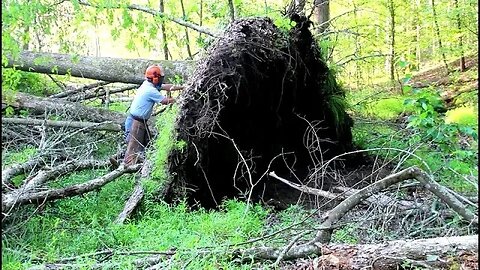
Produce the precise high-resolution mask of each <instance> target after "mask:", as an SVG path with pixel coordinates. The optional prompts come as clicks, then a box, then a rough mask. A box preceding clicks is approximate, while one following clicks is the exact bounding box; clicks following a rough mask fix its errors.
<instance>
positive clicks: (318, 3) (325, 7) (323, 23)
mask: <svg viewBox="0 0 480 270" xmlns="http://www.w3.org/2000/svg"><path fill="white" fill-rule="evenodd" d="M314 4H315V11H314V13H315V19H316V21H317V23H318V26H317V31H316V32H317V34H319V35H322V34H324V33H325V31H326V30H327V29H328V27H329V25H330V23H329V21H330V1H329V0H315V3H314Z"/></svg>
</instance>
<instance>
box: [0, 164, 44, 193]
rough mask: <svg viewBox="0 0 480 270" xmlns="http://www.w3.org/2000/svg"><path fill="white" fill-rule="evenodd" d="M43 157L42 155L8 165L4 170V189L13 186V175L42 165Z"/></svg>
mask: <svg viewBox="0 0 480 270" xmlns="http://www.w3.org/2000/svg"><path fill="white" fill-rule="evenodd" d="M42 162H43V159H42V158H41V157H37V158H32V159H30V160H29V161H27V162H24V163H17V164H13V165H11V166H10V167H7V168H5V169H3V170H2V191H3V190H4V188H6V187H10V186H13V184H12V183H11V180H12V178H13V177H15V176H17V175H20V174H22V173H26V172H27V171H30V170H32V169H33V168H35V167H38V168H40V167H42V166H43V165H42Z"/></svg>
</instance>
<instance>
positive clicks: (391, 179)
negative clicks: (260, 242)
mask: <svg viewBox="0 0 480 270" xmlns="http://www.w3.org/2000/svg"><path fill="white" fill-rule="evenodd" d="M407 179H417V180H418V181H420V182H421V183H422V184H423V186H424V187H425V188H426V189H428V190H429V191H431V192H432V193H433V194H435V195H436V196H437V197H439V198H440V199H441V200H442V201H443V202H445V203H446V204H447V205H448V206H450V207H451V208H452V209H453V210H454V211H455V212H457V214H459V215H460V216H461V217H463V218H464V219H466V220H467V221H468V222H472V223H474V224H478V217H477V216H476V215H475V214H474V213H472V212H471V211H470V210H468V209H467V208H466V207H465V205H463V204H462V203H461V202H460V201H459V200H458V199H457V198H456V197H455V196H453V195H452V194H451V193H450V192H449V191H448V190H446V189H445V188H444V187H442V186H441V185H439V184H438V183H437V182H435V181H434V180H432V179H431V178H430V177H429V176H428V175H427V174H426V173H425V172H424V171H422V170H420V169H419V168H417V167H410V168H407V169H405V170H402V171H400V172H398V173H395V174H391V175H389V176H387V177H385V178H383V179H382V180H380V181H378V182H375V183H372V184H370V185H368V186H367V187H365V188H363V189H361V190H359V191H358V192H356V193H355V194H353V195H352V196H350V197H348V198H347V199H345V200H344V201H342V202H341V203H340V204H339V205H337V206H336V207H335V208H333V209H332V210H330V211H328V212H327V213H326V215H324V217H325V218H326V220H325V221H324V222H323V223H322V227H324V228H329V227H331V226H332V225H334V224H335V223H336V222H338V221H339V220H340V219H341V218H342V217H343V216H344V215H345V214H346V213H347V212H348V211H350V210H351V209H352V208H353V207H355V206H356V205H358V204H359V203H360V202H361V201H362V200H364V199H365V198H367V197H370V196H371V195H372V194H374V193H377V192H379V191H381V190H384V189H385V188H387V187H389V186H391V185H394V184H396V183H399V182H402V181H404V180H407ZM331 235H332V229H325V230H319V231H318V233H317V235H316V237H315V239H314V240H312V242H320V243H328V242H330V238H331Z"/></svg>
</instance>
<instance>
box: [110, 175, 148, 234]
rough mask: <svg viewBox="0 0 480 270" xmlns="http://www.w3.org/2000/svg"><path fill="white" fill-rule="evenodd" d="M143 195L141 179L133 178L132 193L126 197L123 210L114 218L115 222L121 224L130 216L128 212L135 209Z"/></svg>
mask: <svg viewBox="0 0 480 270" xmlns="http://www.w3.org/2000/svg"><path fill="white" fill-rule="evenodd" d="M143 195H144V191H143V186H142V180H141V178H136V179H135V187H134V188H133V192H132V195H130V198H128V201H127V202H126V203H125V206H124V208H123V211H122V212H121V213H120V214H119V215H118V217H117V219H116V220H115V223H116V224H123V222H125V220H126V219H127V218H128V217H129V216H130V214H131V213H132V212H133V211H134V210H135V208H136V207H137V205H138V203H139V202H140V201H141V200H142V198H143Z"/></svg>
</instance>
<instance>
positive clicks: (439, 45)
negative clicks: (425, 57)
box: [431, 0, 450, 74]
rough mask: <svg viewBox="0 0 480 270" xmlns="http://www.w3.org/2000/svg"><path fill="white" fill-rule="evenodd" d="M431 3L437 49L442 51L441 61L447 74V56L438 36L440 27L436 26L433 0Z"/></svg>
mask: <svg viewBox="0 0 480 270" xmlns="http://www.w3.org/2000/svg"><path fill="white" fill-rule="evenodd" d="M431 4H432V12H433V22H434V23H435V34H436V35H437V39H438V49H439V50H440V52H441V53H442V59H443V63H444V64H445V69H446V70H447V74H449V73H450V69H449V68H448V63H447V57H446V56H445V51H444V50H443V45H442V38H441V36H440V27H439V26H438V18H437V11H436V10H435V0H432V2H431Z"/></svg>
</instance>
